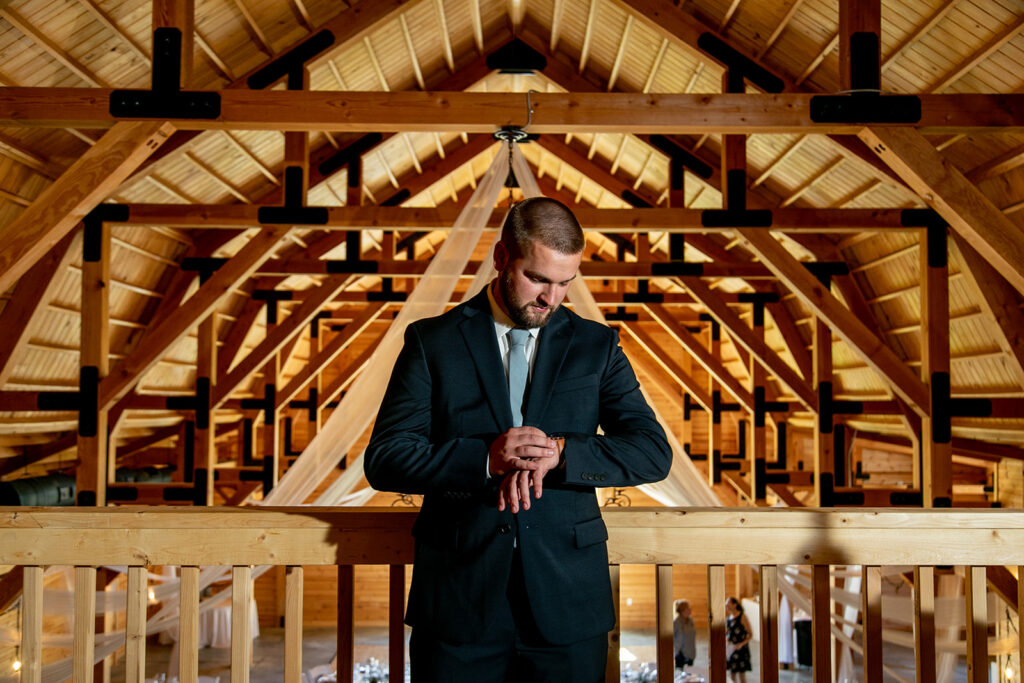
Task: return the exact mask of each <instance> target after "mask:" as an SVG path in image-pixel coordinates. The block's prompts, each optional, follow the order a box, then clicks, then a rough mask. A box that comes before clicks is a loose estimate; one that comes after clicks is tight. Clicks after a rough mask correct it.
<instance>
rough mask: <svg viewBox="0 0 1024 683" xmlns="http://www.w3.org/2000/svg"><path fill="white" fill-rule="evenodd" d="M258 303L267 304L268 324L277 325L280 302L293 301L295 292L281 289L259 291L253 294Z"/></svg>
mask: <svg viewBox="0 0 1024 683" xmlns="http://www.w3.org/2000/svg"><path fill="white" fill-rule="evenodd" d="M251 296H252V298H253V299H255V300H256V301H265V302H266V303H267V324H268V325H276V324H277V304H278V302H279V301H291V300H292V299H293V298H294V297H295V292H292V291H285V290H280V289H257V290H254V291H253V293H252V294H251Z"/></svg>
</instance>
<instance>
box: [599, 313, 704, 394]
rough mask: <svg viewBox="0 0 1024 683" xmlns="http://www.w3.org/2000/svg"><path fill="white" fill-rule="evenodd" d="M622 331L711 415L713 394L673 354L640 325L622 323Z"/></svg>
mask: <svg viewBox="0 0 1024 683" xmlns="http://www.w3.org/2000/svg"><path fill="white" fill-rule="evenodd" d="M619 328H620V329H623V330H625V331H626V332H628V333H629V335H630V336H631V337H633V338H634V339H636V341H637V342H638V343H639V344H640V346H641V347H642V348H643V349H644V350H645V351H647V353H649V354H650V355H651V356H652V357H653V358H654V359H655V360H656V361H657V363H658V365H660V366H661V367H662V368H663V369H664V370H665V372H667V373H668V374H669V376H670V377H672V379H674V380H675V381H676V382H678V383H679V384H680V386H682V387H683V389H685V390H686V391H687V392H689V393H690V395H691V396H693V398H694V400H696V401H697V403H699V404H700V406H701V407H702V408H704V410H706V411H708V414H711V408H712V399H711V394H709V393H708V392H707V390H706V389H705V388H704V387H703V386H701V384H700V382H698V381H697V380H695V379H694V378H693V377H691V376H690V373H688V372H686V371H685V370H683V368H682V367H681V366H680V365H679V363H678V362H677V361H676V359H675V358H673V357H672V354H670V353H668V351H666V350H665V348H664V347H662V346H661V345H660V344H658V343H657V342H656V341H655V340H654V338H653V337H651V335H650V334H649V333H648V332H647V331H646V330H644V329H643V327H642V326H641V325H639V324H628V323H620V325H619Z"/></svg>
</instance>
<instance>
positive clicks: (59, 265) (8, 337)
mask: <svg viewBox="0 0 1024 683" xmlns="http://www.w3.org/2000/svg"><path fill="white" fill-rule="evenodd" d="M80 234H81V233H79V232H75V233H68V234H67V235H65V236H64V237H63V238H62V239H61V240H60V241H59V242H57V244H55V245H54V246H53V248H52V249H50V251H49V252H47V254H46V255H45V256H44V257H43V258H42V259H40V260H39V262H38V263H36V264H35V265H34V266H32V269H31V270H29V271H28V272H27V273H26V274H25V275H24V276H23V277H22V278H21V279H20V280H19V281H18V284H17V286H16V287H15V288H14V292H13V293H12V294H11V298H10V299H8V301H7V304H6V305H5V306H4V309H3V312H2V313H0V330H3V331H4V333H3V335H0V386H3V385H4V384H6V383H7V380H8V379H10V377H11V373H12V372H14V369H15V366H17V364H18V363H19V362H20V361H21V356H22V354H23V353H24V352H25V349H26V348H28V340H29V338H30V337H31V335H32V332H33V330H34V329H35V327H36V325H37V324H38V321H39V319H40V318H41V317H42V314H43V313H44V312H45V311H46V305H47V304H48V303H49V302H50V300H51V299H52V298H53V296H54V293H55V292H56V290H57V288H58V287H59V286H61V284H62V282H63V280H64V275H65V273H66V272H67V265H68V263H69V262H70V261H71V259H72V257H73V256H74V255H75V253H76V252H78V251H79V250H80V249H81V245H82V240H81V238H80Z"/></svg>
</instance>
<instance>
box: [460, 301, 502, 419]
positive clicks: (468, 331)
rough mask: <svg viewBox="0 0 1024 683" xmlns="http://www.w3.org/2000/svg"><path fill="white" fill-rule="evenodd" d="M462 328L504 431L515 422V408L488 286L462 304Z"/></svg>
mask: <svg viewBox="0 0 1024 683" xmlns="http://www.w3.org/2000/svg"><path fill="white" fill-rule="evenodd" d="M462 310H463V315H464V316H465V317H464V319H463V320H462V322H460V323H459V331H460V332H461V333H462V337H463V339H464V340H465V342H466V348H468V349H469V356H470V358H471V359H472V360H473V365H474V366H476V372H477V376H478V377H479V378H480V383H481V385H482V386H483V390H484V395H485V396H487V403H488V404H489V405H490V407H491V412H492V413H494V419H495V420H496V421H497V423H498V425H499V426H500V427H501V429H502V431H504V430H506V429H508V428H509V427H511V426H512V409H511V408H510V407H509V403H508V382H507V381H506V380H505V368H504V366H503V365H502V362H501V350H500V349H499V348H498V338H497V336H496V335H495V333H494V318H493V317H492V316H491V306H490V303H489V302H488V299H487V292H486V290H484V291H481V292H480V293H479V294H477V295H476V296H475V297H473V298H472V299H470V300H469V301H468V302H467V304H466V305H465V306H464V307H463V309H462Z"/></svg>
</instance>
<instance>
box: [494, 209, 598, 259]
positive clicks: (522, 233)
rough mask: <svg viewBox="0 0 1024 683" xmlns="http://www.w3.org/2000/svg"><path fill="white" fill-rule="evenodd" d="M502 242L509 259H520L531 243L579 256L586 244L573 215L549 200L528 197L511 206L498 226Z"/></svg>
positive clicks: (581, 230) (581, 229)
mask: <svg viewBox="0 0 1024 683" xmlns="http://www.w3.org/2000/svg"><path fill="white" fill-rule="evenodd" d="M501 241H502V242H504V243H505V246H506V247H507V248H508V250H509V253H510V254H511V255H512V258H519V257H521V256H523V255H524V254H525V253H526V251H527V249H528V248H529V246H530V245H531V244H533V243H534V242H539V243H540V244H543V245H544V246H545V247H548V248H549V249H554V250H555V251H557V252H559V253H560V254H578V253H580V252H581V251H583V246H584V244H585V241H584V238H583V228H581V227H580V224H579V221H577V220H576V216H574V215H573V213H572V211H570V210H569V207H567V206H566V205H565V204H563V203H562V202H560V201H558V200H557V199H551V198H550V197H530V198H529V199H524V200H523V201H521V202H519V203H518V204H516V205H514V206H513V207H512V208H511V209H510V210H509V212H508V215H507V216H505V223H504V225H502V227H501Z"/></svg>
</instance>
